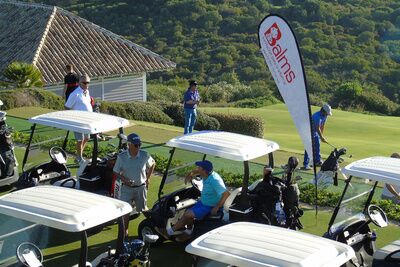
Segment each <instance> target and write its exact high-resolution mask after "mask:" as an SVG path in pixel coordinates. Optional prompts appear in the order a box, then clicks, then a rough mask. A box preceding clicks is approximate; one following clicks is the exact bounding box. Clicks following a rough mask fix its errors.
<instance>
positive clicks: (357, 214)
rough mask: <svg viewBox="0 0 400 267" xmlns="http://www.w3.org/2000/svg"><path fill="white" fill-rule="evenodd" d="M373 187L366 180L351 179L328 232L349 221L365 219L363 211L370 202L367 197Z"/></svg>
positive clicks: (372, 183)
mask: <svg viewBox="0 0 400 267" xmlns="http://www.w3.org/2000/svg"><path fill="white" fill-rule="evenodd" d="M374 185H375V183H374V182H371V181H369V180H368V179H362V178H356V177H352V179H351V181H350V184H349V185H348V187H347V190H346V192H345V194H344V195H343V200H342V202H341V203H340V206H339V209H338V213H337V215H336V218H335V220H334V222H333V225H332V226H331V229H330V230H332V231H334V230H335V229H336V228H337V227H340V225H342V224H343V223H346V224H347V223H348V222H349V221H353V220H359V219H365V214H364V211H365V209H366V206H367V205H368V202H370V199H369V197H370V194H371V192H372V191H373V189H374Z"/></svg>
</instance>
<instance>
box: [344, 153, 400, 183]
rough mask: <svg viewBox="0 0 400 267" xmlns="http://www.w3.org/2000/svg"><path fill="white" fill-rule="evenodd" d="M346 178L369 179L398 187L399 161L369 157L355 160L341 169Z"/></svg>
mask: <svg viewBox="0 0 400 267" xmlns="http://www.w3.org/2000/svg"><path fill="white" fill-rule="evenodd" d="M342 173H343V174H344V175H346V176H348V177H349V176H354V177H358V178H364V179H370V180H374V181H377V182H382V183H386V184H392V185H400V159H397V158H390V157H371V158H366V159H361V160H357V161H355V162H353V163H350V164H349V165H347V166H346V167H344V168H343V169H342Z"/></svg>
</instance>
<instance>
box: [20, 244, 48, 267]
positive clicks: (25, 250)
mask: <svg viewBox="0 0 400 267" xmlns="http://www.w3.org/2000/svg"><path fill="white" fill-rule="evenodd" d="M17 259H18V260H19V262H21V263H22V264H23V265H25V266H28V267H30V266H42V262H43V254H42V251H40V249H39V248H38V247H37V246H36V245H35V244H32V243H30V242H23V243H21V244H20V245H19V246H18V247H17Z"/></svg>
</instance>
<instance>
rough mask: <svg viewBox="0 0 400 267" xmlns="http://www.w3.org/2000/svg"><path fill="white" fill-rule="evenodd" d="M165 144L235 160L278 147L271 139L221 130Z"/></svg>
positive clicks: (193, 134)
mask: <svg viewBox="0 0 400 267" xmlns="http://www.w3.org/2000/svg"><path fill="white" fill-rule="evenodd" d="M167 146H169V147H175V148H181V149H184V150H189V151H194V152H199V153H203V154H207V155H212V156H217V157H221V158H224V159H230V160H235V161H248V160H252V159H255V158H258V157H261V156H264V155H266V154H268V153H271V152H274V151H276V150H278V149H279V145H278V144H277V143H275V142H273V141H268V140H265V139H261V138H257V137H251V136H247V135H242V134H236V133H229V132H222V131H201V132H197V133H191V134H187V135H182V136H178V137H175V138H172V139H171V140H169V141H168V142H167Z"/></svg>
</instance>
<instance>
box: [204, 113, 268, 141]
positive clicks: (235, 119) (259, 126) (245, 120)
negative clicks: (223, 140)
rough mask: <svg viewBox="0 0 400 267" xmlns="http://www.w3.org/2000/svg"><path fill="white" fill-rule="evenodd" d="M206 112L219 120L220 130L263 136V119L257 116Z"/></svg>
mask: <svg viewBox="0 0 400 267" xmlns="http://www.w3.org/2000/svg"><path fill="white" fill-rule="evenodd" d="M207 114H208V115H209V116H210V117H213V118H215V119H217V120H218V121H219V124H220V128H219V129H220V130H222V131H227V132H233V133H240V134H245V135H250V136H254V137H260V138H263V136H264V121H263V120H262V119H261V118H259V117H253V116H246V115H237V114H222V113H207Z"/></svg>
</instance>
